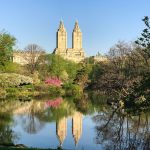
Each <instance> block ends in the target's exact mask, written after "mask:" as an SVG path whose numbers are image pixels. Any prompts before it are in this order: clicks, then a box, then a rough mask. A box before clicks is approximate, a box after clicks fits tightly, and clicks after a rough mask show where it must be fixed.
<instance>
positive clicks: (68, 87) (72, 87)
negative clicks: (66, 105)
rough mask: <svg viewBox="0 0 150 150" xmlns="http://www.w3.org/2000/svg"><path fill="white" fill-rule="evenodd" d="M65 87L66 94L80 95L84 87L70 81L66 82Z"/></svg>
mask: <svg viewBox="0 0 150 150" xmlns="http://www.w3.org/2000/svg"><path fill="white" fill-rule="evenodd" d="M63 89H64V90H65V96H73V97H80V96H81V95H82V94H83V89H82V88H81V87H80V86H79V85H76V84H72V83H70V82H69V83H65V84H64V85H63Z"/></svg>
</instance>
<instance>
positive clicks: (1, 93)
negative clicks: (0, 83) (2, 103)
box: [0, 87, 6, 99]
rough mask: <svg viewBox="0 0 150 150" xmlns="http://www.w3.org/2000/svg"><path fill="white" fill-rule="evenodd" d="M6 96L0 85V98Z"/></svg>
mask: <svg viewBox="0 0 150 150" xmlns="http://www.w3.org/2000/svg"><path fill="white" fill-rule="evenodd" d="M4 98H6V90H5V89H3V88H1V87H0V99H4Z"/></svg>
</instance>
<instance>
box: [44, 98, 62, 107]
mask: <svg viewBox="0 0 150 150" xmlns="http://www.w3.org/2000/svg"><path fill="white" fill-rule="evenodd" d="M62 101H63V99H62V98H61V97H59V98H56V99H53V100H48V101H46V103H45V105H46V108H47V107H52V108H57V107H58V106H59V105H60V104H61V103H62Z"/></svg>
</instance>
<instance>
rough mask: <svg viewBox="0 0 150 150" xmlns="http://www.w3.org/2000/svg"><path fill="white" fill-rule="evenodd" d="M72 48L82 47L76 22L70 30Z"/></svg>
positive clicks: (78, 48) (80, 35)
mask: <svg viewBox="0 0 150 150" xmlns="http://www.w3.org/2000/svg"><path fill="white" fill-rule="evenodd" d="M72 49H74V50H80V49H82V32H81V30H80V28H79V25H78V22H77V21H76V22H75V26H74V29H73V32H72Z"/></svg>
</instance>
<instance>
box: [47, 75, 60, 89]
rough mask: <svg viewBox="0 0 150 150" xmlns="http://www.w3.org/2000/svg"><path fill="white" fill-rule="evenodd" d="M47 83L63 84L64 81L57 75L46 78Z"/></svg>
mask: <svg viewBox="0 0 150 150" xmlns="http://www.w3.org/2000/svg"><path fill="white" fill-rule="evenodd" d="M45 84H48V85H52V86H58V87H59V86H61V84H62V81H61V80H60V79H58V78H57V77H54V78H47V79H46V80H45Z"/></svg>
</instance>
